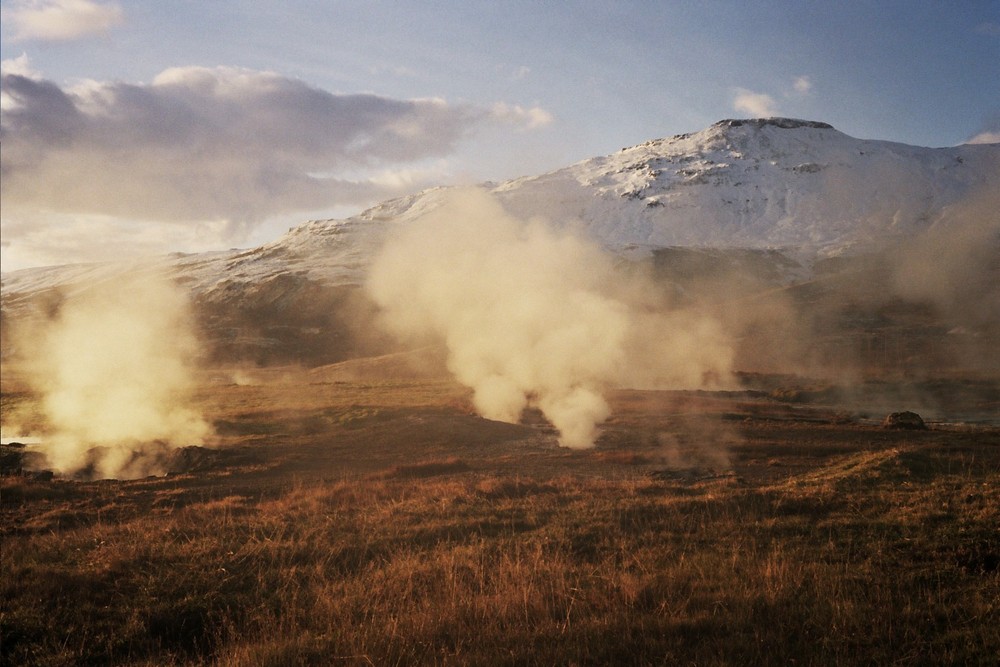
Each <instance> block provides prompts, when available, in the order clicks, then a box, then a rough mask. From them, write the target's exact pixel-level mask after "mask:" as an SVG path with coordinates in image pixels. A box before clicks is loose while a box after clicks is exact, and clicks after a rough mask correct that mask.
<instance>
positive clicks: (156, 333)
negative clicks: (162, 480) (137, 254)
mask: <svg viewBox="0 0 1000 667" xmlns="http://www.w3.org/2000/svg"><path fill="white" fill-rule="evenodd" d="M19 338H20V341H19V348H20V350H21V352H22V354H23V355H24V356H25V362H26V363H25V368H26V369H27V371H28V382H29V384H30V385H31V386H32V388H33V389H34V390H36V391H37V392H38V393H39V395H40V396H41V397H42V399H41V411H42V415H41V418H42V421H43V423H44V428H45V431H46V432H45V433H44V434H43V440H44V443H45V444H44V453H45V456H46V458H47V466H48V467H50V468H52V469H54V470H56V471H58V472H61V473H64V474H73V473H81V474H85V475H87V476H92V477H105V478H110V477H118V478H135V477H142V476H146V475H150V474H158V473H162V472H164V470H163V459H164V457H165V455H166V454H167V453H169V451H170V450H171V449H172V448H174V447H177V446H182V445H191V444H200V443H201V442H202V439H203V438H204V437H205V436H206V435H207V434H208V432H209V427H208V425H207V424H206V422H205V421H204V420H203V419H202V417H201V415H200V414H199V413H198V412H197V411H195V410H194V409H193V408H192V407H191V405H190V398H191V390H192V388H193V377H192V371H193V368H194V359H195V357H196V355H197V353H198V343H197V338H196V336H195V333H194V329H193V325H192V319H191V316H190V312H189V308H188V302H187V298H186V295H185V293H184V292H183V291H182V290H180V289H179V288H178V287H176V286H174V285H173V284H172V283H171V282H170V281H168V280H167V279H165V278H163V277H160V276H148V275H146V276H142V277H139V276H136V275H131V276H128V277H122V278H120V279H118V280H116V281H114V282H107V283H104V284H101V285H95V286H92V287H90V288H88V289H84V290H80V291H79V292H77V293H76V294H74V295H71V296H69V297H67V298H66V299H65V300H64V301H63V302H62V303H61V305H60V307H59V308H58V310H57V312H56V313H55V314H54V315H53V316H52V317H50V318H47V319H45V320H44V321H43V322H42V323H40V324H35V325H33V326H31V327H30V329H29V330H25V331H22V332H21V335H20V336H19Z"/></svg>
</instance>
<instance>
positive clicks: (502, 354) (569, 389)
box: [367, 189, 733, 448]
mask: <svg viewBox="0 0 1000 667" xmlns="http://www.w3.org/2000/svg"><path fill="white" fill-rule="evenodd" d="M367 287H368V292H369V294H370V295H371V297H372V298H373V300H374V301H375V303H376V304H377V305H378V306H379V307H381V309H382V312H383V322H384V324H385V325H386V326H387V327H388V328H389V329H390V330H392V331H393V332H395V333H396V334H397V335H399V336H400V337H401V338H403V339H404V340H409V341H411V342H414V343H425V342H432V343H433V342H440V343H443V344H444V346H446V348H447V366H448V369H449V370H450V371H451V372H452V373H453V374H454V376H455V378H456V379H457V380H458V381H459V382H461V383H462V384H464V385H466V386H468V387H471V388H472V390H473V392H474V394H473V403H474V405H475V407H476V409H477V411H478V412H479V414H481V415H482V416H484V417H486V418H488V419H494V420H499V421H504V422H511V423H516V422H517V421H518V420H519V419H520V418H521V415H522V413H523V412H524V410H525V409H526V408H528V407H537V408H538V409H540V410H541V411H542V413H543V414H544V415H545V417H547V418H548V419H549V421H551V422H552V424H553V425H554V426H555V427H556V428H557V429H558V431H559V433H560V444H562V445H563V446H566V447H571V448H587V447H592V446H593V444H594V439H595V437H596V425H597V424H599V423H600V422H602V421H604V420H605V419H606V418H607V417H608V416H609V415H610V408H609V406H608V403H607V400H606V399H605V396H604V394H605V392H606V390H607V389H608V388H611V387H619V386H643V387H658V388H699V387H705V386H712V385H718V384H719V383H720V382H725V381H726V379H727V378H728V377H729V374H730V371H731V363H732V357H733V350H732V348H731V346H730V345H729V343H728V342H727V340H726V338H725V337H724V335H723V332H722V330H721V328H720V326H719V325H718V323H717V322H716V321H714V320H713V319H711V318H710V317H707V316H705V315H699V314H697V313H695V312H694V311H690V310H684V309H680V308H670V307H668V305H667V304H665V303H657V302H656V295H657V294H658V293H659V292H658V290H656V289H654V288H653V286H652V284H651V283H648V282H647V281H646V280H644V279H643V278H642V277H641V276H638V275H626V274H623V273H621V272H618V271H616V270H615V269H614V264H613V261H612V259H611V257H610V256H608V255H606V254H605V253H603V252H602V251H601V250H600V249H599V248H598V247H597V246H596V245H594V244H593V243H591V242H589V241H587V240H585V239H584V238H582V237H581V236H577V235H574V234H573V233H572V232H571V231H568V229H567V228H563V229H560V230H556V229H554V228H553V227H551V226H550V225H548V224H547V223H546V221H544V220H542V219H532V220H520V219H518V218H515V217H513V216H511V215H510V214H508V213H506V212H505V211H504V209H503V208H502V207H501V205H500V204H499V203H498V202H497V201H496V200H494V199H493V198H492V197H491V196H489V195H488V194H486V193H484V192H482V191H479V190H471V189H469V190H463V191H456V192H454V193H452V194H451V195H450V196H449V197H448V199H447V200H446V201H445V202H444V203H443V205H442V206H440V207H439V208H438V209H437V210H435V211H433V212H432V213H430V214H428V215H426V216H424V217H422V218H420V219H418V220H417V221H416V222H414V223H411V224H408V225H406V226H404V227H401V228H399V229H398V230H396V232H395V233H394V234H392V235H390V237H389V238H388V240H387V242H386V244H385V245H384V246H383V248H382V250H381V251H380V252H379V254H378V255H377V256H376V258H375V260H374V262H373V264H372V268H371V272H370V275H369V279H368V283H367Z"/></svg>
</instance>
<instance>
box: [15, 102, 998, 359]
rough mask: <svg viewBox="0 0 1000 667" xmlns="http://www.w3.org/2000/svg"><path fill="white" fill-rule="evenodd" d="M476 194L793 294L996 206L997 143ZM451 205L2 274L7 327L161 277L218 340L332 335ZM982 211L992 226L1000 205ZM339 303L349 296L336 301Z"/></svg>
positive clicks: (762, 162) (831, 146)
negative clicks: (731, 256)
mask: <svg viewBox="0 0 1000 667" xmlns="http://www.w3.org/2000/svg"><path fill="white" fill-rule="evenodd" d="M480 187H481V188H483V189H485V190H488V191H489V192H491V193H492V194H493V195H494V196H495V197H496V198H497V199H498V200H499V201H500V202H501V204H502V205H503V206H504V208H505V209H507V210H508V211H509V212H510V213H512V214H514V215H516V216H519V217H523V218H534V217H542V218H545V219H547V220H549V221H550V222H551V224H553V225H557V226H563V225H572V226H574V228H576V229H582V230H583V231H584V232H585V233H586V234H587V235H589V236H590V237H591V238H592V239H593V240H594V241H596V242H597V243H599V244H600V245H602V246H603V247H604V248H606V249H607V250H609V251H611V252H614V253H617V254H620V255H622V256H625V257H628V258H633V259H634V258H637V257H643V256H650V255H653V254H656V253H659V254H660V256H665V255H663V254H662V252H661V251H660V250H658V249H664V248H673V249H674V250H673V251H672V252H673V255H671V256H673V257H676V256H677V255H676V252H677V250H676V249H677V248H691V249H703V250H699V251H698V252H703V253H704V252H709V251H708V250H705V249H712V250H711V252H712V253H716V255H714V256H715V257H718V256H719V255H718V252H719V250H720V249H727V250H737V251H738V252H741V253H743V257H744V258H745V256H746V253H747V252H750V251H754V252H759V253H761V255H762V256H766V257H767V261H768V262H771V263H772V264H774V265H781V267H780V270H779V271H776V272H773V273H774V275H781V276H783V277H784V279H785V282H786V283H787V282H788V279H789V277H795V278H802V277H804V276H806V275H807V274H808V273H809V271H810V268H811V264H812V262H813V261H814V260H815V259H816V258H823V257H830V256H836V255H851V254H858V253H863V252H865V251H867V250H870V249H872V248H876V247H880V246H883V244H886V243H893V242H895V241H899V240H901V239H908V238H913V237H915V236H919V235H920V234H923V233H927V232H931V231H937V232H941V231H942V229H944V231H947V230H946V228H947V226H948V225H949V224H951V219H952V218H953V217H954V216H952V215H951V213H952V212H953V211H954V210H955V209H956V208H957V207H960V206H963V205H964V204H965V203H966V202H968V201H970V200H971V199H976V198H979V199H982V198H983V197H986V198H992V200H998V199H1000V194H998V193H1000V144H986V145H962V146H956V147H950V148H922V147H915V146H908V145H905V144H899V143H893V142H886V141H873V140H861V139H856V138H853V137H850V136H847V135H846V134H843V133H841V132H839V131H837V130H836V129H834V128H833V127H831V126H830V125H827V124H825V123H819V122H812V121H803V120H792V119H783V118H771V119H755V120H723V121H720V122H718V123H715V124H714V125H712V126H710V127H708V128H706V129H704V130H702V131H700V132H697V133H693V134H684V135H678V136H674V137H669V138H665V139H657V140H654V141H649V142H646V143H644V144H640V145H638V146H633V147H630V148H624V149H622V150H621V151H619V152H617V153H614V154H612V155H607V156H603V157H595V158H591V159H588V160H584V161H582V162H579V163H577V164H574V165H571V166H568V167H565V168H563V169H559V170H556V171H553V172H550V173H547V174H542V175H538V176H528V177H524V178H520V179H516V180H512V181H508V182H504V183H499V184H496V183H487V184H483V185H481V186H480ZM447 192H448V188H435V189H431V190H427V191H424V192H421V193H418V194H414V195H411V196H408V197H403V198H400V199H395V200H391V201H388V202H384V203H382V204H379V205H377V206H375V207H373V208H371V209H369V210H367V211H364V212H363V213H361V214H359V215H357V216H355V217H352V218H349V219H346V220H322V221H311V222H307V223H305V224H303V225H301V226H298V227H295V228H293V229H291V230H289V232H288V233H287V234H285V235H284V236H282V237H281V238H279V239H277V240H275V241H273V242H271V243H268V244H265V245H263V246H261V247H259V248H254V249H249V250H242V251H235V250H234V251H226V252H215V253H204V254H197V255H171V256H166V257H162V258H159V259H158V260H156V261H155V262H149V261H144V262H142V263H133V264H131V265H127V264H121V265H86V266H79V265H78V266H62V267H49V268H42V269H27V270H23V271H17V272H13V273H8V274H4V275H3V309H4V314H5V316H6V317H9V316H11V315H12V313H14V312H16V311H18V310H19V309H20V307H21V306H22V305H24V304H25V303H27V302H29V301H30V300H31V299H33V298H34V297H36V296H37V295H39V294H41V293H44V292H46V291H49V290H53V289H58V290H60V291H61V292H62V293H66V292H72V290H73V289H76V288H77V287H76V286H81V285H85V284H88V283H91V282H93V281H94V280H113V279H114V277H115V276H116V275H118V274H120V273H121V272H122V271H126V270H152V269H164V268H165V269H167V270H168V271H170V272H171V273H173V274H174V275H175V276H176V279H177V280H178V281H179V282H181V283H183V284H185V285H186V286H187V287H188V288H189V289H190V290H191V293H192V294H193V296H194V299H195V301H196V302H197V303H199V304H202V305H204V306H205V312H210V313H212V315H211V316H210V318H209V319H212V320H213V321H216V322H217V324H218V326H220V327H223V326H228V324H227V322H228V321H229V320H228V319H227V316H225V315H223V314H220V313H223V312H229V313H230V314H233V315H232V316H233V317H236V316H235V313H237V312H241V313H247V312H256V313H258V314H260V313H262V312H263V310H262V309H266V310H267V311H268V312H270V313H272V314H273V313H274V312H278V313H279V314H281V315H282V317H285V318H286V319H287V320H294V321H295V322H294V327H297V328H298V329H302V330H307V329H308V330H310V331H311V330H315V329H317V328H319V329H322V328H324V327H326V326H330V325H331V322H330V320H329V318H330V316H329V315H328V314H324V313H325V311H323V309H324V308H333V307H335V306H336V305H337V304H338V303H340V302H341V301H343V299H345V298H348V297H347V296H345V294H346V293H344V292H343V290H344V289H347V288H353V287H356V286H358V285H360V284H361V283H362V282H363V280H364V276H365V273H366V270H367V267H368V264H369V262H370V260H371V259H372V257H373V256H374V253H375V252H376V250H377V249H378V248H379V246H380V244H381V242H382V239H383V238H384V235H385V234H386V232H387V231H388V230H390V229H392V228H393V226H394V225H399V224H406V223H407V222H410V221H413V220H416V219H418V218H420V217H421V216H423V215H425V214H426V213H427V212H428V211H430V210H433V209H435V208H437V207H438V206H440V205H441V203H442V202H443V200H444V197H445V196H446V195H447ZM987 210H991V211H992V212H993V214H995V212H996V211H997V210H1000V201H997V202H996V206H994V207H992V208H990V207H987ZM691 252H695V251H694V250H692V251H691ZM741 261H742V260H741ZM330 289H335V290H341V292H338V293H337V294H336V295H334V296H330V295H331V294H333V293H332V292H330ZM323 290H326V291H323ZM320 292H323V294H325V296H320ZM292 313H295V315H294V317H291V316H290V314H292ZM230 319H231V318H230ZM270 326H271V327H272V328H273V327H274V326H277V325H275V324H273V323H272V324H271V325H270ZM281 326H286V325H284V324H283V325H281ZM294 327H293V328H294ZM257 334H259V336H257V337H258V338H264V339H270V338H274V337H275V336H276V334H275V335H272V334H274V332H273V331H272V332H271V333H266V332H264V333H262V332H261V331H256V332H255V335H257ZM250 337H251V338H253V337H254V336H250ZM278 337H280V336H278ZM286 337H287V336H286ZM293 343H294V345H299V346H301V345H304V344H305V343H303V341H302V340H301V339H298V338H296V339H295V340H294V341H293Z"/></svg>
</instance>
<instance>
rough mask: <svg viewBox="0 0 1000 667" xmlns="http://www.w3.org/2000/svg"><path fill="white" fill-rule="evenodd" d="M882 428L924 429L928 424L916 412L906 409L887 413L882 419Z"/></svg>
mask: <svg viewBox="0 0 1000 667" xmlns="http://www.w3.org/2000/svg"><path fill="white" fill-rule="evenodd" d="M882 428H895V429H907V430H911V431H923V430H926V429H927V424H925V423H924V420H923V419H922V418H921V417H920V415H918V414H917V413H916V412H910V411H904V412H893V413H892V414H889V415H886V417H885V419H883V420H882Z"/></svg>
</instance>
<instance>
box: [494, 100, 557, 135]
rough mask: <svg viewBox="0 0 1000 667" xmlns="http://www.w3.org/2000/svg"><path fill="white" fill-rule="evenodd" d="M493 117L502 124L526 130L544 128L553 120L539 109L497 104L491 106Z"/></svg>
mask: <svg viewBox="0 0 1000 667" xmlns="http://www.w3.org/2000/svg"><path fill="white" fill-rule="evenodd" d="M493 117H494V118H495V119H497V120H499V121H502V122H504V123H510V124H512V125H520V126H522V127H524V128H525V129H528V130H533V129H535V128H539V127H544V126H546V125H549V124H551V123H552V121H553V120H554V119H553V117H552V114H551V113H549V112H548V111H546V110H545V109H542V108H541V107H531V108H530V109H525V108H524V107H522V106H520V105H517V104H514V105H510V104H506V103H504V102H497V103H496V104H494V105H493Z"/></svg>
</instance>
